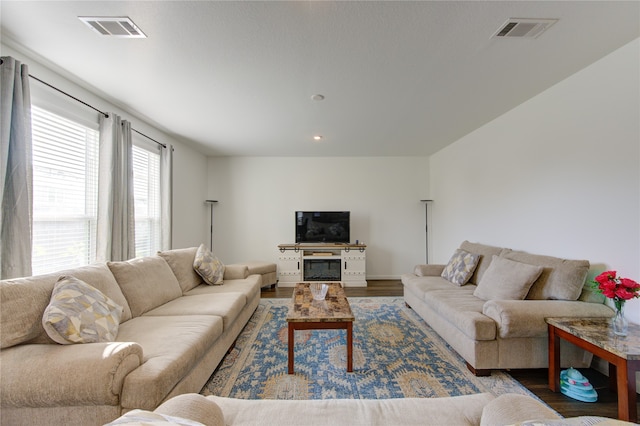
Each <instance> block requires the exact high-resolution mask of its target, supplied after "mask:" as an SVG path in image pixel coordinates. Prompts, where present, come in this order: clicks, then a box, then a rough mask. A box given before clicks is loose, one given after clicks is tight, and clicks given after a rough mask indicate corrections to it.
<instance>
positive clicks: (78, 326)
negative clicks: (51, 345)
mask: <svg viewBox="0 0 640 426" xmlns="http://www.w3.org/2000/svg"><path fill="white" fill-rule="evenodd" d="M122 309H123V308H122V306H120V305H118V304H117V303H116V302H114V301H113V300H111V299H110V298H109V297H107V296H105V295H104V294H103V293H102V292H101V291H100V290H98V289H97V288H95V287H92V286H90V285H89V284H87V283H85V282H84V281H81V280H79V279H77V278H75V277H72V276H62V277H60V278H59V279H58V282H56V284H55V286H54V287H53V292H52V294H51V302H49V305H48V306H47V307H46V309H45V311H44V315H43V317H42V326H43V327H44V329H45V331H46V332H47V335H48V336H49V337H51V339H53V340H54V341H55V342H57V343H60V344H62V345H69V344H72V343H97V342H113V341H114V340H115V338H116V336H117V335H118V327H119V326H120V317H121V316H122Z"/></svg>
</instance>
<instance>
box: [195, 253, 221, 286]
mask: <svg viewBox="0 0 640 426" xmlns="http://www.w3.org/2000/svg"><path fill="white" fill-rule="evenodd" d="M193 269H195V270H196V272H197V273H198V275H200V276H201V277H202V279H203V280H204V282H205V283H206V284H209V285H221V284H222V277H223V276H224V264H223V263H222V262H221V261H220V260H219V259H218V258H217V257H215V256H214V255H213V253H211V251H210V250H209V249H208V248H207V247H205V245H204V244H200V247H198V251H197V252H196V257H195V259H194V261H193Z"/></svg>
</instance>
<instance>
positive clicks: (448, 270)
mask: <svg viewBox="0 0 640 426" xmlns="http://www.w3.org/2000/svg"><path fill="white" fill-rule="evenodd" d="M479 261H480V255H479V254H473V253H469V252H468V251H465V250H462V249H457V250H456V251H455V253H453V256H451V259H449V263H447V266H446V267H445V268H444V271H442V275H441V276H442V278H444V279H445V280H447V281H450V282H452V283H453V284H456V285H459V286H463V285H465V284H466V283H467V281H469V279H470V278H471V275H473V271H475V270H476V266H478V262H479Z"/></svg>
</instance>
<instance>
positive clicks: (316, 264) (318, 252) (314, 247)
mask: <svg viewBox="0 0 640 426" xmlns="http://www.w3.org/2000/svg"><path fill="white" fill-rule="evenodd" d="M366 248H367V246H366V245H365V244H280V245H278V250H279V251H280V255H279V256H278V285H279V286H281V287H295V285H296V283H300V282H341V283H342V285H343V286H344V287H366V286H367V280H366V275H367V274H366Z"/></svg>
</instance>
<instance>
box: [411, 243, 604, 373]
mask: <svg viewBox="0 0 640 426" xmlns="http://www.w3.org/2000/svg"><path fill="white" fill-rule="evenodd" d="M588 271H589V262H588V261H586V260H567V259H560V258H557V257H551V256H542V255H535V254H529V253H525V252H522V251H514V250H511V249H507V248H500V247H493V246H488V245H484V244H478V243H470V242H468V241H464V242H463V243H462V244H461V245H460V248H459V249H458V250H456V252H455V253H454V255H453V256H452V257H451V260H450V261H449V263H448V264H447V265H434V264H431V265H417V266H416V267H415V270H414V273H412V274H404V275H402V284H403V285H404V299H405V302H406V304H407V305H408V306H410V307H411V308H413V310H414V311H415V312H416V313H417V314H418V315H420V316H421V317H422V318H423V319H424V320H425V322H427V324H429V326H430V327H432V328H433V329H434V330H435V331H436V332H437V333H438V334H439V335H440V336H441V337H442V338H444V339H445V340H446V341H447V343H448V344H449V345H451V346H452V347H453V348H454V349H455V350H456V351H457V352H458V353H459V354H460V355H461V356H462V357H463V358H464V359H465V360H466V362H467V366H468V368H469V369H470V370H471V371H472V372H474V373H475V374H477V375H487V374H490V371H491V369H509V368H546V367H548V362H549V355H548V351H547V348H548V341H547V339H548V333H547V324H546V322H545V318H547V317H607V318H608V317H612V316H613V315H614V311H613V309H611V308H609V307H608V306H606V305H604V297H598V296H597V295H595V294H593V292H592V291H591V289H590V287H589V285H588V284H586V285H585V279H586V276H587V273H588ZM561 344H562V351H561V353H562V360H561V363H562V366H563V367H576V368H578V367H589V366H590V363H591V359H592V355H591V354H590V353H588V352H585V351H583V350H581V349H579V348H577V347H576V346H574V345H572V344H570V343H568V342H565V341H562V342H561Z"/></svg>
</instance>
